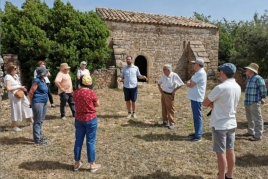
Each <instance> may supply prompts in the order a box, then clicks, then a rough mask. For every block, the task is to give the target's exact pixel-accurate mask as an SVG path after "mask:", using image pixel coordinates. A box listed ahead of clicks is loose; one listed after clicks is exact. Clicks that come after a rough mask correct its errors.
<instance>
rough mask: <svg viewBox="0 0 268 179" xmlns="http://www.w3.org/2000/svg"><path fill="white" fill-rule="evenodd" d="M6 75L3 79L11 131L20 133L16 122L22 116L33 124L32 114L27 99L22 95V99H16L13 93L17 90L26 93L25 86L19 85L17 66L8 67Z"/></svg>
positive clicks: (20, 119)
mask: <svg viewBox="0 0 268 179" xmlns="http://www.w3.org/2000/svg"><path fill="white" fill-rule="evenodd" d="M6 72H7V74H6V76H5V78H4V82H5V85H6V88H7V90H8V98H9V100H10V106H11V126H12V128H13V131H15V132H19V131H22V130H21V129H20V128H19V127H18V126H17V121H22V115H23V116H24V117H25V118H29V121H30V123H31V124H32V123H33V112H32V109H31V107H30V103H29V100H28V98H27V97H26V96H25V95H24V96H23V97H22V98H17V97H16V96H15V93H16V92H17V91H18V90H20V89H21V90H23V91H27V89H26V88H25V86H22V85H21V83H20V79H19V76H18V75H17V66H16V65H9V66H8V67H7V70H6Z"/></svg>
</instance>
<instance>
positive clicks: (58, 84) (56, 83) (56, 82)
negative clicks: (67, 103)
mask: <svg viewBox="0 0 268 179" xmlns="http://www.w3.org/2000/svg"><path fill="white" fill-rule="evenodd" d="M55 85H56V86H57V87H58V88H59V89H61V91H63V92H65V89H64V88H62V86H61V85H60V82H59V81H55Z"/></svg>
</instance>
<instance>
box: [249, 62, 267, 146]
mask: <svg viewBox="0 0 268 179" xmlns="http://www.w3.org/2000/svg"><path fill="white" fill-rule="evenodd" d="M245 68H246V76H247V81H246V91H245V101H244V105H245V110H246V117H247V120H248V133H247V134H245V136H252V137H253V138H250V140H251V141H258V140H261V139H262V133H263V120H262V115H261V107H260V105H261V104H264V102H265V98H266V94H267V89H266V86H265V82H264V80H263V78H262V77H261V76H259V75H258V69H259V66H258V65H257V64H256V63H251V64H250V65H249V66H247V67H245Z"/></svg>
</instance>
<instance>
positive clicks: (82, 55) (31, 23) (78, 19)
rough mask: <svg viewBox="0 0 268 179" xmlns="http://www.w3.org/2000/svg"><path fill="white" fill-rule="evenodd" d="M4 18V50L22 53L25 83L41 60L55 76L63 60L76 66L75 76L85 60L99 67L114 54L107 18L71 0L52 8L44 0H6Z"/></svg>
mask: <svg viewBox="0 0 268 179" xmlns="http://www.w3.org/2000/svg"><path fill="white" fill-rule="evenodd" d="M1 19H2V26H1V27H2V37H3V38H2V39H1V42H2V43H1V46H2V48H1V49H2V53H3V54H5V53H13V54H17V55H18V56H19V60H20V62H21V67H22V70H23V73H24V77H25V79H28V80H27V81H26V83H27V84H25V85H30V84H31V81H32V79H33V71H34V70H35V68H36V63H37V61H39V60H46V62H47V64H48V67H49V69H50V71H51V72H52V73H51V74H54V76H53V77H52V78H54V77H55V75H56V74H57V71H58V69H57V68H56V67H59V66H60V63H62V62H66V63H68V64H69V66H71V67H72V68H71V72H70V74H71V76H74V75H73V73H75V71H76V70H77V68H78V67H79V63H80V62H81V61H86V62H87V64H88V66H87V67H88V68H89V69H96V68H101V67H104V66H105V65H106V62H107V59H108V58H109V57H110V53H111V50H110V49H109V48H108V45H107V38H108V37H109V30H108V28H107V27H106V26H105V24H104V22H103V21H102V20H101V18H100V17H99V16H98V15H97V14H96V13H95V12H93V11H90V12H79V11H77V10H75V9H74V8H73V6H72V5H71V4H70V3H69V2H68V3H67V4H64V3H63V2H61V0H55V1H54V5H53V7H52V8H49V7H48V5H47V4H46V3H45V2H41V0H26V1H25V2H24V3H23V4H22V6H21V9H18V8H17V7H16V6H14V5H13V4H12V3H10V2H6V3H5V8H4V10H3V11H1Z"/></svg>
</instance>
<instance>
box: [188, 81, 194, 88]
mask: <svg viewBox="0 0 268 179" xmlns="http://www.w3.org/2000/svg"><path fill="white" fill-rule="evenodd" d="M195 84H196V83H195V82H194V81H192V80H189V81H187V83H186V85H187V87H188V88H192V87H194V85H195Z"/></svg>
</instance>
